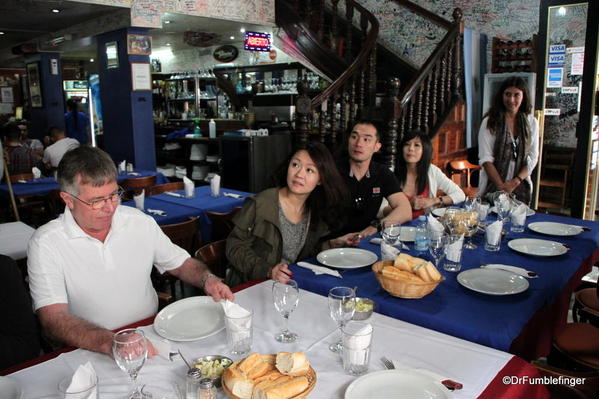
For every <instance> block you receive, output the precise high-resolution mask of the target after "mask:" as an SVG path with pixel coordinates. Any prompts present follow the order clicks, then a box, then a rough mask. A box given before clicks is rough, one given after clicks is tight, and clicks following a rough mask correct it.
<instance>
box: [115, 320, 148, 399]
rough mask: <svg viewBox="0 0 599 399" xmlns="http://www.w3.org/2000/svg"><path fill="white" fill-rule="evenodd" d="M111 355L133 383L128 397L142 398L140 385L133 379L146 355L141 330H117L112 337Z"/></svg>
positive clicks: (133, 398) (146, 349)
mask: <svg viewBox="0 0 599 399" xmlns="http://www.w3.org/2000/svg"><path fill="white" fill-rule="evenodd" d="M112 355H113V356H114V361H115V362H116V364H117V366H119V368H120V369H121V370H123V371H124V372H126V373H127V374H129V378H130V379H131V383H132V384H133V392H131V394H130V395H129V398H130V399H138V398H142V393H141V392H140V387H139V386H138V385H137V384H136V382H135V381H136V379H137V375H138V373H139V370H141V367H142V366H143V365H144V363H145V361H146V358H147V357H148V346H147V343H146V337H145V335H144V333H143V331H142V330H140V329H137V328H127V329H125V330H121V331H119V332H117V333H116V334H115V335H114V337H113V338H112Z"/></svg>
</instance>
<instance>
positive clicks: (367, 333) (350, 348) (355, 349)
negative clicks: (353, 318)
mask: <svg viewBox="0 0 599 399" xmlns="http://www.w3.org/2000/svg"><path fill="white" fill-rule="evenodd" d="M371 340H372V325H371V324H369V323H367V324H366V325H365V326H364V327H362V328H360V329H359V330H358V331H357V332H356V333H355V334H352V335H349V334H345V333H344V334H343V351H347V352H348V353H347V354H348V355H349V361H350V362H351V363H352V364H354V365H362V364H366V362H367V360H368V351H367V350H366V349H368V347H369V346H370V341H371Z"/></svg>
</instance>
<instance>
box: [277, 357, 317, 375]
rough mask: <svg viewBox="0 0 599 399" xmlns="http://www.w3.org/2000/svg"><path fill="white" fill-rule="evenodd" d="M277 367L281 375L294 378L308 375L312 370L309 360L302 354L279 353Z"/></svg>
mask: <svg viewBox="0 0 599 399" xmlns="http://www.w3.org/2000/svg"><path fill="white" fill-rule="evenodd" d="M275 365H276V367H277V370H279V371H280V372H281V373H283V374H286V375H293V376H297V375H303V374H306V373H307V372H308V370H309V369H310V364H309V363H308V359H307V358H306V355H305V354H303V353H302V352H296V353H289V352H279V353H277V358H276V363H275Z"/></svg>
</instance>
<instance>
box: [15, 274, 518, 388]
mask: <svg viewBox="0 0 599 399" xmlns="http://www.w3.org/2000/svg"><path fill="white" fill-rule="evenodd" d="M271 285H272V282H270V281H266V282H263V283H261V284H258V285H255V286H253V287H250V288H248V289H245V290H243V291H241V292H239V293H237V294H236V300H237V302H238V303H239V304H241V305H242V306H244V307H247V308H252V309H253V310H254V345H253V348H252V349H253V350H254V351H257V352H260V353H276V352H277V351H291V352H295V351H305V350H306V349H307V348H308V347H310V346H312V348H311V349H310V350H309V351H308V352H307V353H306V354H307V356H308V359H309V360H310V363H311V364H312V367H313V368H314V369H315V370H316V373H317V377H318V381H317V384H316V387H315V389H314V391H313V392H312V393H311V394H310V396H309V397H310V398H311V399H333V398H343V393H344V392H345V389H346V388H347V386H348V385H349V384H350V383H351V382H352V381H353V380H354V379H355V378H357V377H352V376H350V375H346V374H345V373H344V372H343V369H342V366H341V359H340V357H339V355H337V354H334V353H332V352H330V351H329V349H328V345H329V344H330V343H332V342H335V341H336V340H337V339H338V338H339V333H338V332H337V331H336V330H335V327H336V324H335V323H334V322H333V321H332V319H330V317H329V312H328V305H327V298H325V297H323V296H320V295H316V294H313V293H310V292H307V291H301V296H300V301H299V305H298V308H297V309H296V311H295V312H293V313H292V315H291V318H290V323H289V327H290V330H292V331H294V332H297V333H298V334H299V335H300V339H299V340H298V341H297V342H295V343H293V344H282V343H279V342H277V341H275V339H274V334H275V333H276V332H278V331H279V330H281V329H282V328H283V326H284V320H283V318H282V317H281V316H280V315H279V314H278V313H277V311H276V310H275V308H274V306H273V304H272V294H271ZM370 321H371V323H372V324H373V326H374V336H373V343H372V352H371V360H370V370H371V371H375V370H382V369H383V366H382V364H381V362H380V360H379V359H380V357H381V356H386V357H388V358H391V359H394V360H398V361H400V362H401V363H403V365H404V366H406V367H413V368H424V369H427V370H430V371H432V372H435V373H438V374H441V375H443V376H446V377H448V378H450V379H453V380H455V381H459V382H461V383H462V384H463V385H464V389H462V390H461V391H455V392H454V397H455V398H464V399H465V398H469V399H471V398H476V397H477V396H478V395H479V394H480V393H481V392H482V391H483V390H484V389H485V387H486V386H487V385H488V384H489V382H490V381H491V380H492V379H493V378H494V377H495V375H496V374H497V373H498V372H499V371H500V370H501V369H502V368H503V366H504V365H505V364H506V363H507V362H508V361H509V360H510V359H511V358H512V356H513V355H511V354H508V353H505V352H501V351H498V350H495V349H491V348H487V347H484V346H481V345H478V344H474V343H471V342H467V341H464V340H461V339H458V338H454V337H451V336H448V335H444V334H441V333H438V332H435V331H432V330H427V329H425V328H422V327H418V326H415V325H412V324H408V323H404V322H402V321H399V320H395V319H392V318H389V317H387V316H383V315H378V314H375V315H374V316H373V317H372V318H371V319H370ZM144 330H145V331H146V332H147V334H148V335H149V336H151V337H153V338H154V337H158V336H157V335H156V333H155V332H154V330H153V328H152V327H151V326H148V327H144ZM314 343H316V344H315V345H312V344H314ZM171 345H172V349H175V350H176V349H177V348H179V349H180V350H181V351H182V352H183V354H184V355H185V356H186V357H187V358H188V359H192V358H196V357H199V356H203V355H211V354H227V350H226V344H225V332H224V331H221V332H220V333H218V334H216V335H213V336H212V337H209V338H206V339H203V340H199V341H195V342H172V343H171ZM230 357H232V358H233V360H238V357H235V356H230ZM87 360H91V361H92V363H93V365H94V367H95V369H96V371H97V373H98V376H99V380H100V397H101V398H102V399H106V398H117V397H120V396H119V395H122V394H123V393H125V392H126V391H127V389H128V387H127V377H126V376H125V373H123V372H122V371H120V370H119V369H118V368H117V366H116V364H115V363H114V361H113V360H112V359H111V358H109V357H108V356H105V355H101V354H97V353H91V352H88V351H85V350H76V351H73V352H69V353H65V354H62V355H60V356H59V357H57V358H55V359H52V360H50V361H47V362H45V363H42V364H39V365H37V366H33V367H30V368H28V369H25V370H21V371H18V372H16V373H14V374H12V375H10V377H11V378H14V379H16V380H17V381H18V382H19V383H20V384H21V386H22V387H23V389H24V395H23V397H24V398H41V397H57V396H56V395H55V393H54V392H55V391H56V385H57V384H58V382H59V381H60V380H61V379H62V378H64V377H66V376H68V375H72V373H73V372H74V371H75V369H76V368H77V366H78V365H80V364H82V363H85V362H86V361H87ZM185 371H186V367H185V366H184V364H183V363H182V361H181V360H179V359H175V361H174V362H169V361H168V360H165V359H163V358H161V357H153V358H151V359H149V360H148V361H147V362H146V364H145V365H144V366H143V368H142V369H141V372H140V375H139V377H138V379H139V381H140V382H141V383H143V382H155V381H157V380H167V379H168V380H176V381H180V382H181V383H183V381H184V376H185ZM53 395H54V396H53ZM219 397H225V396H224V394H223V393H222V392H221V393H220V396H219ZM373 399H374V398H373Z"/></svg>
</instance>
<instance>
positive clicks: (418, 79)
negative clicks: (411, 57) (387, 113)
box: [399, 24, 461, 108]
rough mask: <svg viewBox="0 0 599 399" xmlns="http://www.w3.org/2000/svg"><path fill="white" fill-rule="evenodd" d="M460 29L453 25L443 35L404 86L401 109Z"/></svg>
mask: <svg viewBox="0 0 599 399" xmlns="http://www.w3.org/2000/svg"><path fill="white" fill-rule="evenodd" d="M460 30H461V27H460V25H459V24H456V25H453V26H452V28H451V29H450V30H449V31H448V32H447V33H446V34H445V37H444V38H443V40H441V41H440V42H439V44H438V45H437V47H436V48H435V51H433V53H432V54H431V55H430V56H429V57H428V58H427V60H426V62H425V63H424V65H423V66H422V68H420V70H419V71H418V73H417V74H416V76H414V78H413V79H412V81H411V82H410V83H409V84H408V85H407V86H406V89H405V91H403V92H402V94H401V97H400V101H399V103H400V107H401V108H403V107H404V106H405V105H406V104H407V103H408V102H409V101H410V99H411V98H412V96H414V94H415V93H416V90H418V88H419V87H420V84H421V83H422V82H423V81H424V79H425V78H426V77H427V76H428V75H429V73H430V72H431V70H432V69H433V66H434V65H435V64H436V62H437V61H438V60H439V59H440V58H441V57H442V56H443V53H444V52H445V50H446V48H447V47H448V46H449V45H450V43H451V42H452V41H453V40H454V39H455V38H456V37H457V36H458V35H459V34H460Z"/></svg>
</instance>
